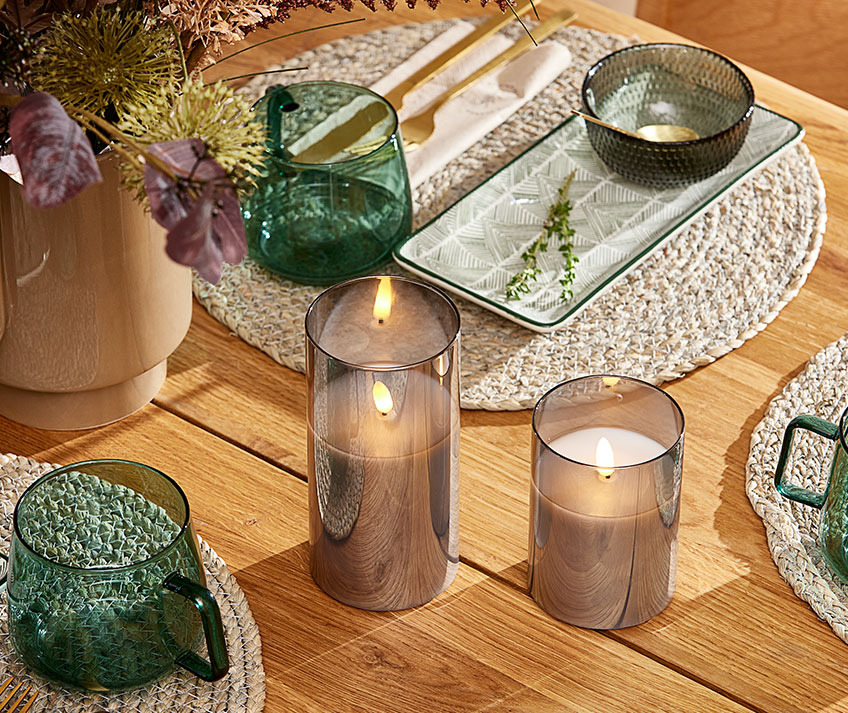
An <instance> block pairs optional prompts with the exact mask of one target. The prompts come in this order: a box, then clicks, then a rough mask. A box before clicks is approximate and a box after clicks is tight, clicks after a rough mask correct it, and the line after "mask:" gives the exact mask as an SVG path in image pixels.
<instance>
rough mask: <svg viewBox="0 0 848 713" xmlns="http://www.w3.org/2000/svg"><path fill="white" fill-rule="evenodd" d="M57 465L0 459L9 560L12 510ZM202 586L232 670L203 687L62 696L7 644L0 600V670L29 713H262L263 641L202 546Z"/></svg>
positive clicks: (1, 540) (1, 521) (1, 516)
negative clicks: (23, 688)
mask: <svg viewBox="0 0 848 713" xmlns="http://www.w3.org/2000/svg"><path fill="white" fill-rule="evenodd" d="M57 467H58V466H55V465H51V464H49V463H39V462H38V461H34V460H31V459H30V458H24V457H23V456H16V455H11V454H6V455H3V454H0V551H2V552H4V553H7V552H8V551H9V543H10V540H11V537H12V515H13V513H14V510H15V503H17V501H18V498H19V497H20V496H21V495H23V492H24V490H26V489H27V487H28V486H29V485H31V484H32V483H33V482H34V481H35V480H36V479H37V478H38V477H39V476H41V475H44V474H45V473H47V472H49V471H51V470H53V469H55V468H57ZM200 550H201V555H202V557H203V562H204V564H205V565H206V577H207V581H206V585H207V587H208V588H209V591H210V592H212V594H213V595H214V597H215V600H216V601H217V602H218V606H219V607H220V609H221V618H222V619H223V622H224V630H225V634H226V639H227V651H228V653H229V656H230V671H229V673H228V674H227V675H226V676H225V677H224V678H222V679H221V680H220V681H216V682H215V683H207V682H205V681H201V680H200V679H198V678H196V677H195V676H193V675H191V674H190V673H189V672H188V671H185V670H184V669H181V668H177V670H176V671H175V672H174V673H173V674H171V675H170V676H168V677H167V678H165V679H163V680H162V681H159V682H158V683H155V684H152V685H150V686H148V687H146V688H142V689H139V690H135V691H126V692H124V693H116V694H110V695H104V694H95V693H86V692H81V691H66V690H62V689H59V688H57V687H55V686H53V685H51V684H49V683H47V682H45V681H44V680H42V679H39V678H35V677H34V676H33V675H32V674H30V673H29V672H28V671H27V669H26V668H25V667H24V665H23V664H22V663H21V661H20V660H19V659H18V657H17V654H16V653H15V652H14V650H13V649H12V644H11V642H10V640H9V630H8V621H7V618H6V599H5V596H3V597H2V607H0V670H2V671H3V674H4V675H9V676H15V677H16V679H17V680H25V681H27V682H28V683H29V682H31V683H33V685H34V686H35V688H37V689H38V690H39V692H40V693H39V696H38V699H37V700H36V703H35V704H34V705H33V707H32V709H31V713H39V712H40V711H44V713H102V712H105V711H119V712H120V713H175V712H179V713H262V710H263V709H264V708H265V670H264V669H263V668H262V642H261V640H260V638H259V628H258V627H257V626H256V622H255V621H254V619H253V614H252V613H251V611H250V606H249V605H248V603H247V599H246V598H245V596H244V592H242V590H241V588H240V587H239V585H238V582H236V579H235V577H233V575H232V574H231V573H230V571H229V569H227V565H226V564H225V563H224V561H223V560H222V559H221V558H220V557H219V556H218V555H217V554H215V551H214V550H213V549H212V548H211V547H209V545H207V544H206V543H205V542H204V541H203V540H201V541H200Z"/></svg>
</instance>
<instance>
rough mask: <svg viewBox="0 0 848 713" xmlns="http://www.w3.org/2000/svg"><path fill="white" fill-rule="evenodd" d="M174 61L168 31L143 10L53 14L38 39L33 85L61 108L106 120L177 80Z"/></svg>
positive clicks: (104, 10) (175, 58)
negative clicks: (68, 106) (50, 96)
mask: <svg viewBox="0 0 848 713" xmlns="http://www.w3.org/2000/svg"><path fill="white" fill-rule="evenodd" d="M179 66H180V63H179V56H178V54H177V50H176V48H175V47H174V38H173V35H172V33H171V31H170V30H169V29H168V28H167V27H159V26H155V25H153V24H151V22H150V21H149V20H148V19H147V16H146V15H145V13H144V12H142V11H129V12H123V11H121V10H119V9H118V8H116V7H114V6H113V7H100V8H97V9H95V10H94V11H93V12H92V13H91V14H89V15H85V16H80V15H74V14H70V13H67V14H61V15H58V17H57V18H56V20H55V22H54V23H53V24H52V25H51V26H50V27H49V28H48V29H47V30H45V31H44V33H43V34H42V35H41V36H40V37H39V40H38V48H37V56H36V59H35V61H34V63H33V66H32V75H31V83H32V86H33V87H34V88H35V89H37V90H39V91H43V92H47V93H49V94H52V95H53V96H55V97H56V98H57V99H58V100H59V101H60V102H61V103H62V104H65V105H72V106H75V107H78V108H80V109H85V110H88V111H91V112H94V113H95V114H98V115H99V116H101V117H104V118H107V119H111V118H114V117H113V115H112V113H113V112H114V115H117V116H118V117H119V118H120V117H123V116H125V115H126V113H127V111H128V107H129V106H130V105H134V104H140V103H143V102H145V101H147V100H149V99H150V98H152V97H154V96H156V95H157V94H158V92H159V91H160V89H162V87H172V86H173V85H174V84H175V83H177V82H178V81H179V79H178V78H179V76H180V75H179V71H180V70H179Z"/></svg>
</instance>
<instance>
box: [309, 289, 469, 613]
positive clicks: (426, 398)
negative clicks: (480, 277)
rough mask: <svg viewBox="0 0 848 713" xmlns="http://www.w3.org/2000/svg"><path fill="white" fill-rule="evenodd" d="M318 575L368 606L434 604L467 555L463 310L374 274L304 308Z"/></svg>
mask: <svg viewBox="0 0 848 713" xmlns="http://www.w3.org/2000/svg"><path fill="white" fill-rule="evenodd" d="M306 376H307V382H308V389H309V394H308V451H309V453H308V456H309V544H310V567H311V571H312V577H313V579H314V580H315V582H316V583H317V584H318V586H319V587H321V589H323V590H324V591H325V592H326V593H327V594H329V595H330V596H332V597H334V598H335V599H338V600H339V601H341V602H344V603H345V604H349V605H352V606H355V607H360V608H362V609H372V610H397V609H408V608H410V607H414V606H417V605H419V604H423V603H424V602H427V601H429V600H430V599H432V598H433V597H435V596H436V595H437V594H439V593H440V592H442V591H443V590H444V589H445V588H447V586H448V585H449V584H450V583H451V582H452V581H453V578H454V577H455V576H456V571H457V567H458V563H459V531H458V521H457V516H458V510H459V312H458V311H457V309H456V306H455V305H454V304H453V302H452V301H451V300H450V299H449V298H448V297H447V295H445V294H444V293H443V292H441V291H440V290H438V289H436V288H434V287H431V286H430V285H426V284H424V283H422V282H418V281H416V280H411V279H407V278H402V277H363V278H359V279H356V280H350V281H348V282H344V283H341V284H339V285H336V286H335V287H331V288H330V289H328V290H326V291H325V292H323V293H322V294H321V295H319V296H318V298H317V299H316V300H315V301H314V302H313V303H312V306H311V307H310V308H309V311H308V312H307V314H306Z"/></svg>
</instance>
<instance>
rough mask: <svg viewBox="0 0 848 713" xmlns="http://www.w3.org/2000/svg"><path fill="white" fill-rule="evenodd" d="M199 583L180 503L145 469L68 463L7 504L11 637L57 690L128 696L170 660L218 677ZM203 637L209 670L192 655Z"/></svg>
mask: <svg viewBox="0 0 848 713" xmlns="http://www.w3.org/2000/svg"><path fill="white" fill-rule="evenodd" d="M204 585H205V578H204V571H203V566H202V563H201V559H200V554H199V552H198V548H197V538H196V536H195V534H194V531H193V529H192V526H191V520H190V516H189V510H188V503H187V501H186V499H185V496H184V494H183V492H182V491H181V490H180V488H179V487H178V486H177V485H176V483H174V482H173V481H172V480H171V479H170V478H168V477H167V476H165V475H164V474H162V473H160V472H159V471H156V470H154V469H152V468H149V467H147V466H144V465H140V464H138V463H131V462H127V461H88V462H85V463H77V464H74V465H70V466H66V467H65V468H60V469H59V470H56V471H53V472H52V473H49V474H48V475H46V476H44V477H42V478H40V479H39V480H38V481H36V482H35V483H34V484H33V485H32V486H30V488H28V489H27V490H26V492H25V493H24V494H23V495H22V496H21V499H20V501H19V502H18V505H17V507H16V509H15V516H14V532H13V536H12V544H11V549H10V553H9V574H8V586H7V598H8V604H9V633H10V635H11V640H12V643H13V645H14V647H15V649H16V651H17V652H18V654H19V655H20V656H21V658H22V659H23V661H24V662H25V664H26V665H27V666H28V667H29V668H30V669H32V670H33V671H35V672H36V673H39V674H41V675H42V676H44V677H46V678H48V679H50V680H52V681H55V682H57V683H59V684H61V685H64V686H68V687H72V688H84V689H89V690H98V691H106V690H124V689H128V688H134V687H136V686H141V685H144V684H147V683H150V682H151V681H154V680H156V679H159V678H161V677H162V676H164V675H166V674H167V673H169V672H170V671H171V670H173V668H174V665H175V663H176V664H180V665H183V666H185V667H186V668H188V669H189V670H192V671H193V672H194V673H196V674H197V675H199V676H201V677H203V678H207V679H215V678H220V677H221V676H223V675H224V674H225V673H226V671H227V667H228V661H227V653H226V646H225V644H224V634H223V628H222V626H221V619H220V614H219V612H218V609H217V606H216V605H215V603H214V599H212V596H211V594H209V592H208V591H207V590H206V589H205V586H204ZM198 612H199V614H200V615H199V616H198ZM203 633H205V634H206V643H207V648H208V649H209V652H210V656H211V663H210V662H208V661H205V660H203V659H201V658H200V657H199V656H198V655H197V654H196V653H194V649H195V648H197V646H198V645H199V643H200V641H201V638H202V636H201V635H202V634H203Z"/></svg>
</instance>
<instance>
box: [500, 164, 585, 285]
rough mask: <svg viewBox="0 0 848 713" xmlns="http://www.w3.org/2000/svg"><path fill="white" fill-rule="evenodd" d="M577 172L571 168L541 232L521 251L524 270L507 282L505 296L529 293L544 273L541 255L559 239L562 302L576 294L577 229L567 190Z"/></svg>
mask: <svg viewBox="0 0 848 713" xmlns="http://www.w3.org/2000/svg"><path fill="white" fill-rule="evenodd" d="M575 173H576V170H575V171H572V172H571V173H570V174H569V175H568V178H566V179H565V183H563V184H562V186H560V188H559V191H558V192H557V200H556V202H555V203H554V204H553V205H552V206H551V207H550V210H549V211H548V219H547V220H546V221H545V225H544V226H543V227H542V234H541V235H540V236H539V237H538V238H536V240H535V241H533V244H532V245H530V247H529V248H527V249H526V250H525V251H524V252H523V253H521V259H522V260H524V269H523V270H521V272H519V273H517V274H515V275H513V277H512V278H511V279H510V281H509V282H508V283H507V285H506V298H507V299H508V300H520V299H521V295H523V294H527V293H528V292H530V289H531V288H530V283H531V282H535V281H536V278H538V276H539V274H540V273H541V270H540V269H539V255H540V254H541V253H543V252H545V251H546V250H547V249H548V244H549V241H550V240H552V239H558V240H559V247H558V249H559V252H560V254H561V255H562V257H563V271H562V277H561V278H560V281H559V283H560V285H562V292H561V293H560V298H561V299H562V300H563V301H565V300H569V299H571V297H572V295H573V292H572V290H571V285H572V283H573V282H574V275H575V270H576V266H577V262H578V257H577V256H576V255H575V254H574V228H572V227H571V226H570V225H569V223H568V219H569V216H570V215H571V208H572V205H571V201H570V200H569V199H568V191H569V189H570V188H571V182H572V181H573V180H574V174H575Z"/></svg>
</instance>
